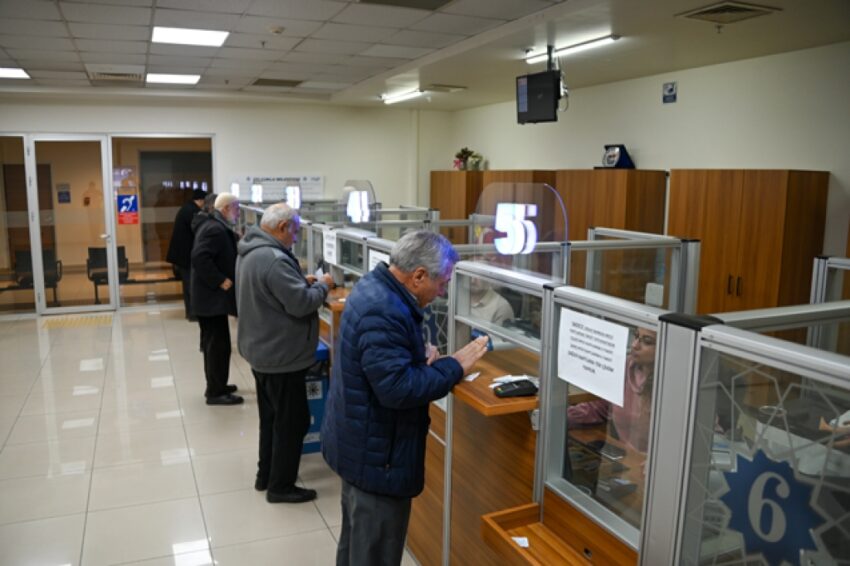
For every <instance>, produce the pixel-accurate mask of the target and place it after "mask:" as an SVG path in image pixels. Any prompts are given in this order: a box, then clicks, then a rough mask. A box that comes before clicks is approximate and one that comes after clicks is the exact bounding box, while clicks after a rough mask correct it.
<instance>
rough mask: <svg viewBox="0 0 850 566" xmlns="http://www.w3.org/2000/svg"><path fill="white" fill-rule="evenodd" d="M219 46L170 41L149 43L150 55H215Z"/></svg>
mask: <svg viewBox="0 0 850 566" xmlns="http://www.w3.org/2000/svg"><path fill="white" fill-rule="evenodd" d="M219 49H221V48H220V47H204V46H202V45H172V44H170V43H151V44H150V52H151V54H152V55H154V54H155V55H174V56H176V57H215V54H216V53H218V50H219Z"/></svg>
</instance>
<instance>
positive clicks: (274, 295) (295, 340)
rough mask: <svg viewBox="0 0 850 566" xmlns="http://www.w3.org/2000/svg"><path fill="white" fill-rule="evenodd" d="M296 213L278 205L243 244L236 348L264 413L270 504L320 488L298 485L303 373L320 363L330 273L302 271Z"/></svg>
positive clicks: (260, 477) (305, 411) (260, 472)
mask: <svg viewBox="0 0 850 566" xmlns="http://www.w3.org/2000/svg"><path fill="white" fill-rule="evenodd" d="M300 222H301V221H300V218H299V217H298V212H297V211H296V210H295V209H293V208H290V207H289V206H288V205H286V204H283V203H281V204H275V205H272V206H270V207H269V208H267V209H266V210H265V212H264V213H263V217H262V220H261V221H260V227H259V228H258V227H256V226H254V227H251V228H250V229H249V230H248V232H247V234H245V237H244V238H243V239H242V241H240V242H239V259H238V260H237V264H236V289H237V296H236V302H237V305H238V307H239V353H240V354H242V357H244V358H245V360H247V362H248V363H249V364H251V372H252V373H253V374H254V379H255V380H256V383H257V406H258V409H259V412H260V459H259V462H258V463H257V468H258V469H257V479H256V482H255V483H254V487H255V488H256V489H257V490H258V491H263V490H265V489H268V491H267V493H266V501H268V502H269V503H300V502H303V501H310V500H311V499H315V497H316V492H315V490H312V489H303V488H300V487H298V486H296V485H295V480H296V479H298V466H299V464H300V462H301V450H302V448H303V445H304V435H305V434H307V430H308V429H309V427H310V409H309V407H308V405H307V389H306V384H305V380H304V378H305V377H306V375H307V369H308V368H309V367H310V366H312V365H313V364H314V363H315V361H316V345H317V344H318V342H319V315H318V310H319V307H321V306H322V303H324V301H325V298H326V297H327V295H328V290H329V288H330V287H331V286H332V285H333V279H332V278H331V276H330V275H328V274H325V275H324V276H323V277H322V280H321V281H316V278H315V277H312V276H307V277H305V276H304V275H303V274H302V273H301V268H300V267H299V265H298V260H297V259H296V258H295V256H294V255H292V251H291V250H292V245H293V244H294V243H295V242H296V240H297V236H298V228H299V225H300Z"/></svg>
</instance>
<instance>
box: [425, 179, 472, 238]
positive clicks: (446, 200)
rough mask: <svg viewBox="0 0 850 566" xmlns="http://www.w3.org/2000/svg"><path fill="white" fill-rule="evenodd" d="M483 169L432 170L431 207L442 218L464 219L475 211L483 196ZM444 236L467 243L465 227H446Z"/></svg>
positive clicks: (443, 231)
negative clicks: (436, 210) (438, 212)
mask: <svg viewBox="0 0 850 566" xmlns="http://www.w3.org/2000/svg"><path fill="white" fill-rule="evenodd" d="M481 179H482V173H481V171H431V202H430V206H431V208H436V209H438V210H439V211H440V218H441V219H446V220H462V219H466V218H468V217H469V215H470V214H472V213H473V212H475V207H476V205H477V204H478V197H479V196H481V188H482V185H481ZM442 233H443V235H444V236H446V237H448V238H449V239H450V240H451V241H452V242H453V243H456V244H462V243H466V229H465V228H445V229H443V230H442Z"/></svg>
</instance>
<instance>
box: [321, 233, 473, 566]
mask: <svg viewBox="0 0 850 566" xmlns="http://www.w3.org/2000/svg"><path fill="white" fill-rule="evenodd" d="M457 259H458V256H457V253H456V252H455V251H454V248H452V245H451V244H450V243H449V241H448V240H446V239H445V238H444V237H443V236H441V235H439V234H435V233H433V232H428V231H418V232H410V233H408V234H405V235H404V236H402V238H401V239H399V241H398V242H396V244H395V246H394V247H393V249H392V252H391V253H390V265H389V266H387V264H385V263H381V264H379V265H378V267H376V268H375V269H374V270H373V271H371V272H370V273H369V274H367V275H366V276H365V277H363V279H361V280H360V282H359V283H358V284H357V285H356V286H355V287H354V290H353V291H352V293H351V295H350V296H349V297H348V300H347V302H346V306H345V311H344V312H343V315H342V322H341V325H340V332H339V342H338V343H337V347H336V349H335V351H334V366H333V376H332V378H331V390H330V395H329V396H328V404H327V406H326V407H325V416H324V422H323V423H322V453H323V455H324V457H325V460H327V462H328V464H329V465H330V467H331V468H333V470H334V471H335V472H336V473H337V474H339V475H340V476H341V477H342V530H341V532H340V538H339V547H338V549H337V565H338V566H360V565H363V566H366V565H368V566H376V565H397V564H400V563H401V558H402V554H403V552H404V539H405V535H406V533H407V523H408V519H409V517H410V502H411V499H412V498H413V497H415V496H417V495H419V493H421V491H422V488H423V487H424V483H425V439H426V437H427V435H428V425H429V424H430V418H429V417H428V404H429V403H430V402H431V401H433V400H435V399H440V398H441V397H444V396H445V395H446V394H448V392H449V391H450V390H451V388H452V387H454V385H455V384H456V383H457V382H458V381H459V380H460V379H461V378H462V377H463V375H464V374H465V373H466V372H467V371H469V369H470V368H471V367H472V365H473V364H474V363H475V362H476V361H478V359H480V358H481V356H483V355H484V353H485V352H486V351H487V337H482V338H479V339H478V340H475V341H473V342H470V343H469V344H467V345H466V346H464V347H463V348H461V349H460V350H458V351H457V352H455V353H454V354H453V355H451V356H443V357H440V356H439V355H438V353H437V352H436V349H435V348H433V347H432V346H430V345H428V344H425V343H424V341H423V338H422V316H423V315H422V309H423V308H425V307H426V306H428V304H429V303H430V302H431V301H433V300H434V299H435V298H436V297H437V296H439V295H442V294H443V293H444V292H445V287H446V284H447V283H448V281H449V279H450V278H451V275H452V269H453V268H454V264H455V262H457Z"/></svg>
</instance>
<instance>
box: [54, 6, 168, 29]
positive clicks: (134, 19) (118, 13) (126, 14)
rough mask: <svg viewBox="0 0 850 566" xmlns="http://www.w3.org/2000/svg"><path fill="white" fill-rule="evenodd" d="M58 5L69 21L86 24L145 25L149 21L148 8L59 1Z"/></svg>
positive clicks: (149, 13)
mask: <svg viewBox="0 0 850 566" xmlns="http://www.w3.org/2000/svg"><path fill="white" fill-rule="evenodd" d="M59 7H60V8H61V9H62V13H63V14H64V15H65V19H66V20H68V21H69V22H82V23H87V24H122V25H140V26H143V25H147V24H149V23H150V21H151V10H150V8H134V7H128V6H108V5H102V4H74V3H71V2H60V3H59Z"/></svg>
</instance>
